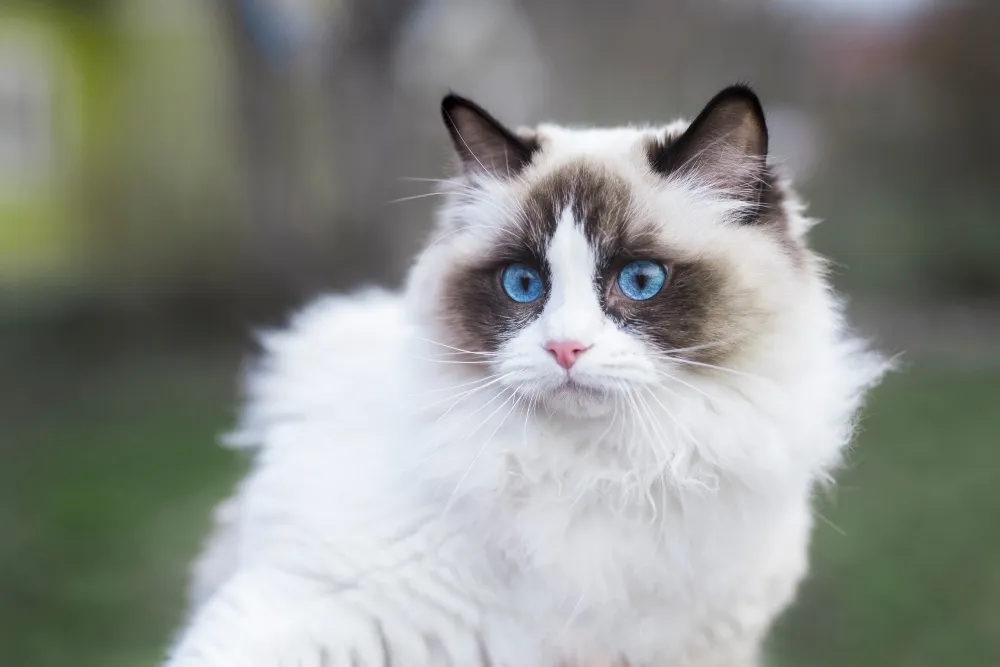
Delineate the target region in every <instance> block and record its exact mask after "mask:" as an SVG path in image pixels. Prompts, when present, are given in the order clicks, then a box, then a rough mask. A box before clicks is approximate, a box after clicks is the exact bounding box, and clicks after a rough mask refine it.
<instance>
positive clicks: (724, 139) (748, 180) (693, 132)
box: [649, 85, 767, 201]
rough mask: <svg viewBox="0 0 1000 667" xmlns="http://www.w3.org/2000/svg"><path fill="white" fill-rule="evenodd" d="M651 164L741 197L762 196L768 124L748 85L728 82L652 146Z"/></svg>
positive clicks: (658, 168) (662, 170)
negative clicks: (671, 136)
mask: <svg viewBox="0 0 1000 667" xmlns="http://www.w3.org/2000/svg"><path fill="white" fill-rule="evenodd" d="M649 159H650V163H651V164H652V166H653V169H654V170H655V171H656V172H658V173H660V174H662V175H664V176H672V175H682V176H691V177H693V178H695V179H696V180H698V181H700V182H703V183H704V184H705V185H708V186H711V187H717V188H719V189H721V190H725V191H727V192H728V193H729V194H730V195H732V196H737V197H739V198H740V199H746V200H753V201H759V199H760V191H761V185H762V183H761V181H762V178H763V176H764V169H765V166H766V164H767V124H766V123H765V122H764V109H763V108H762V107H761V104H760V100H759V99H757V95H756V94H754V92H753V91H752V90H750V88H749V87H747V86H743V85H739V86H730V87H729V88H726V89H725V90H723V91H722V92H721V93H719V94H718V95H716V96H715V97H713V98H712V100H711V101H710V102H709V103H708V104H707V105H706V106H705V108H704V109H703V110H702V112H701V113H700V114H698V117H697V118H695V119H694V121H693V122H692V123H691V125H690V126H688V129H687V130H686V131H685V132H684V134H682V135H681V136H680V137H678V138H677V139H676V140H674V141H672V142H669V143H658V144H655V145H653V146H652V147H651V148H650V150H649Z"/></svg>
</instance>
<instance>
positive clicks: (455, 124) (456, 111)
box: [441, 95, 538, 178]
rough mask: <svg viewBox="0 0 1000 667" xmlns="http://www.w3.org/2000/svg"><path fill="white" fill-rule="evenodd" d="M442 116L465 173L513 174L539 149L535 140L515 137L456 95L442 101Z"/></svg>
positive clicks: (481, 109) (526, 163)
mask: <svg viewBox="0 0 1000 667" xmlns="http://www.w3.org/2000/svg"><path fill="white" fill-rule="evenodd" d="M441 117H442V118H443V120H444V124H445V126H446V127H447V128H448V132H449V133H450V134H451V143H452V145H453V146H454V147H455V152H456V153H457V154H458V157H459V159H460V160H461V163H462V169H463V170H464V171H466V172H467V173H468V172H471V173H482V174H489V175H492V176H495V177H497V178H507V177H510V176H513V175H515V174H517V173H518V172H520V171H521V170H522V169H524V167H526V166H527V165H528V163H529V162H531V156H532V154H533V153H534V152H535V151H536V150H537V149H538V144H537V143H536V142H535V141H534V140H532V139H527V138H522V137H519V136H517V135H516V134H514V133H513V132H511V131H510V130H509V129H507V128H506V127H504V126H503V125H502V124H501V123H500V121H498V120H497V119H496V118H494V117H493V116H491V115H490V114H489V113H488V112H487V111H486V110H485V109H483V108H482V107H481V106H479V105H478V104H476V103H475V102H472V101H471V100H467V99H465V98H463V97H459V96H458V95H448V96H447V97H445V98H444V99H443V100H442V101H441Z"/></svg>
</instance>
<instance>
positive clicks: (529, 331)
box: [411, 88, 810, 416]
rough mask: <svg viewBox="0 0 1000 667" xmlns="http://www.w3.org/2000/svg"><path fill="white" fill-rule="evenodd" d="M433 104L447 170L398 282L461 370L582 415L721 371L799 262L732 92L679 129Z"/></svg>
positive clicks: (753, 118)
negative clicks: (414, 259) (425, 241)
mask: <svg viewBox="0 0 1000 667" xmlns="http://www.w3.org/2000/svg"><path fill="white" fill-rule="evenodd" d="M443 111H444V115H445V119H446V122H447V123H448V125H449V128H450V130H451V133H452V138H453V141H454V144H455V148H456V150H457V152H458V154H459V156H460V158H461V159H462V164H463V173H462V176H461V177H460V178H459V179H456V180H455V181H454V182H453V184H452V186H453V193H452V195H451V196H450V202H449V204H448V205H447V206H446V207H445V209H444V211H443V215H442V225H441V229H440V233H439V236H438V238H437V239H436V240H435V241H434V242H432V244H431V245H430V246H429V247H428V249H427V250H426V251H425V252H424V254H423V256H422V257H421V259H420V261H419V262H418V265H417V268H416V270H415V271H414V274H413V279H412V283H411V292H412V293H420V294H421V295H422V296H423V303H425V304H426V308H425V311H426V312H427V313H429V314H430V316H429V319H430V320H431V322H432V325H433V331H434V334H433V337H434V341H435V342H434V345H437V346H439V347H440V349H439V352H441V353H443V354H444V355H446V357H447V358H448V360H449V361H457V362H461V363H462V364H464V366H463V370H467V371H472V372H475V373H477V374H479V375H480V377H489V378H492V379H491V381H493V382H495V383H496V385H495V386H497V387H504V388H509V389H511V390H512V391H513V392H516V393H518V394H520V395H522V396H525V397H527V398H528V399H531V400H537V401H540V402H542V403H544V404H545V405H546V406H547V407H548V408H549V409H550V410H555V411H562V412H567V413H570V414H574V415H580V416H596V415H600V414H604V413H606V412H608V411H610V410H611V409H612V408H613V406H615V405H617V403H618V401H619V400H623V401H624V400H627V401H633V402H637V403H638V402H642V401H658V400H660V397H661V396H665V395H669V392H670V391H671V387H675V388H676V387H680V386H691V381H692V380H693V379H694V378H695V377H696V376H697V375H698V374H699V373H704V372H706V371H712V370H715V371H718V369H719V368H724V369H728V371H730V372H739V368H738V366H739V365H740V364H741V363H742V362H741V358H746V357H747V356H748V355H752V351H753V349H754V348H755V346H758V345H760V344H761V342H762V341H763V340H764V339H766V338H767V337H768V336H769V335H771V334H773V333H774V331H775V327H780V324H779V322H780V319H781V316H782V313H783V311H784V310H786V309H787V308H788V304H789V303H790V302H793V301H794V300H795V299H796V295H795V291H796V285H797V283H799V282H801V276H802V274H803V272H804V271H803V266H804V265H805V264H806V263H808V262H809V261H810V258H809V256H808V253H807V252H806V250H805V248H804V247H803V246H802V245H801V242H800V241H799V240H798V238H797V235H796V234H795V233H794V232H793V230H791V229H790V227H789V221H788V219H787V215H786V211H785V205H784V202H783V194H782V191H781V189H780V185H779V184H778V183H777V182H776V179H775V177H774V176H773V174H772V173H771V172H770V170H769V169H768V168H767V167H766V151H767V133H766V129H765V125H764V118H763V115H762V112H761V108H760V105H759V103H758V102H757V99H756V97H754V96H753V94H752V93H751V92H749V91H748V90H747V89H745V88H732V89H727V90H726V91H724V92H723V93H721V94H720V95H719V96H717V97H716V99H714V100H713V101H712V102H711V103H710V104H709V105H708V107H706V109H705V111H704V112H703V113H702V114H701V115H700V116H699V117H698V119H696V120H695V121H694V122H693V123H692V124H691V125H690V127H689V128H688V129H687V130H686V131H685V130H684V129H683V127H682V126H680V125H676V126H673V127H670V128H661V129H617V130H566V129H562V128H557V127H552V126H541V127H539V128H538V129H537V130H534V131H532V132H530V133H522V134H521V135H516V134H514V133H512V132H510V131H508V130H506V129H505V128H503V127H502V126H501V125H499V123H497V122H496V121H495V120H494V119H493V118H492V117H490V116H489V115H488V114H486V113H485V112H484V111H483V110H482V109H480V108H479V107H477V106H476V105H474V104H472V103H470V102H468V101H466V100H462V99H460V98H455V97H449V98H446V100H445V102H444V106H443ZM713 367H717V368H713ZM718 372H726V371H718ZM647 390H648V391H647ZM664 392H667V394H664ZM612 397H615V400H610V399H611V398H612ZM637 409H642V406H641V405H638V406H637Z"/></svg>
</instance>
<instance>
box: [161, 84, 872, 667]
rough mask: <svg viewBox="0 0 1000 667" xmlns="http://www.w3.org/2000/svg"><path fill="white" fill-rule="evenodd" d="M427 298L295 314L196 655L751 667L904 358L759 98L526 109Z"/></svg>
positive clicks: (472, 161) (198, 666) (428, 260)
mask: <svg viewBox="0 0 1000 667" xmlns="http://www.w3.org/2000/svg"><path fill="white" fill-rule="evenodd" d="M441 108H442V115H443V119H444V121H445V126H446V128H447V129H448V132H449V135H450V138H451V143H452V145H453V147H454V150H455V153H456V155H457V158H458V159H457V160H456V162H457V164H458V170H457V175H456V176H454V177H453V178H451V179H447V180H445V181H442V183H443V190H442V194H443V196H444V197H445V199H444V201H445V203H444V204H443V206H442V207H441V209H440V211H439V216H438V224H437V230H436V232H435V236H434V237H433V238H432V239H431V240H430V242H429V243H428V244H427V245H426V247H425V248H424V250H423V252H422V253H421V254H420V255H419V257H418V258H417V260H416V262H415V264H414V266H413V267H412V270H411V272H410V274H409V277H408V281H407V283H406V285H405V288H404V289H403V290H402V291H401V292H400V293H393V292H387V291H379V290H366V291H362V292H359V293H357V294H354V295H349V296H337V297H325V298H322V299H320V300H318V301H316V302H315V303H313V304H312V305H310V306H308V307H307V308H305V309H304V310H303V311H302V312H300V313H299V314H297V315H296V316H295V317H294V318H293V320H292V321H291V323H290V325H289V326H288V328H287V329H285V330H283V331H277V332H272V333H269V334H266V335H264V336H263V338H262V342H263V347H264V350H265V353H264V356H263V359H262V360H261V362H260V364H259V365H258V366H257V367H256V368H255V369H254V370H253V371H252V372H251V373H250V375H249V378H248V381H247V402H246V406H245V409H244V413H243V415H242V418H241V422H240V425H239V427H238V429H237V430H236V432H235V433H234V434H233V436H232V441H233V442H234V443H235V444H237V445H240V446H244V447H250V448H252V449H253V450H254V451H255V465H254V467H253V470H252V471H251V473H250V474H249V476H248V477H247V479H246V480H244V481H243V482H242V484H241V485H240V487H239V489H238V491H237V493H236V494H235V496H234V497H233V498H232V499H231V500H229V501H227V503H225V504H224V505H223V506H221V508H220V510H219V511H218V513H217V523H218V526H217V532H216V534H215V535H214V536H213V538H212V539H211V541H210V542H209V545H208V547H207V548H206V550H205V552H204V554H203V555H202V556H201V557H200V559H199V560H198V561H197V563H196V565H195V568H194V572H195V574H194V583H193V593H192V600H193V603H192V613H191V617H190V618H189V620H188V622H187V624H186V627H185V628H184V629H183V630H182V632H181V634H180V635H179V637H178V640H177V641H176V643H175V644H174V646H173V647H172V650H171V655H170V657H169V658H168V659H167V664H168V665H169V666H170V667H223V666H225V667H235V666H239V667H256V666H260V667H276V666H278V665H287V666H290V665H302V666H306V665H309V666H316V667H331V666H334V665H345V666H350V667H365V666H373V665H377V666H384V667H388V666H389V665H392V666H393V667H410V666H417V665H426V666H428V667H431V666H435V665H455V666H456V667H471V666H473V665H475V666H480V667H481V666H492V667H515V666H516V667H525V666H528V665H530V666H532V667H556V666H557V665H590V664H612V663H614V664H628V665H631V666H632V667H643V666H647V665H648V666H654V665H655V666H658V667H682V666H691V667H751V666H754V665H757V664H759V661H760V659H761V643H762V640H763V639H764V637H765V636H766V634H767V631H768V629H769V626H770V625H771V623H772V621H773V620H774V619H775V618H776V617H777V616H778V615H779V614H780V613H781V612H782V611H783V610H784V609H785V608H786V607H787V606H788V605H789V603H790V602H791V601H792V600H793V598H794V596H795V593H796V589H797V586H798V584H799V582H800V580H801V579H802V578H803V576H804V575H805V574H806V571H807V567H808V564H807V549H808V543H809V535H810V532H811V525H812V511H811V499H812V496H813V494H814V492H815V490H816V489H817V488H818V487H819V486H820V485H824V484H826V483H828V482H829V481H830V480H831V476H832V474H833V473H834V472H835V471H836V469H837V467H838V464H839V463H840V462H841V459H842V454H843V451H844V449H845V447H847V445H848V444H849V441H850V439H851V437H852V432H853V429H854V424H855V420H856V418H857V413H858V410H859V409H860V406H861V404H862V402H863V400H864V398H865V396H866V394H867V392H868V391H869V389H871V388H872V387H874V386H875V385H876V384H877V383H878V381H879V380H880V378H881V376H882V374H883V372H884V371H885V370H886V368H887V364H886V362H885V361H884V360H883V358H882V357H880V356H879V355H877V354H876V353H874V352H872V351H870V349H869V346H868V345H867V344H866V343H865V342H864V341H862V340H860V339H858V338H856V337H855V336H854V335H852V334H851V333H850V332H849V329H848V328H847V325H846V324H845V320H844V316H843V315H842V312H841V306H840V304H839V301H838V299H837V297H836V296H835V294H834V293H833V292H832V291H831V288H830V286H829V284H828V282H827V277H826V269H825V266H826V265H825V264H824V262H823V260H822V259H820V258H819V257H818V256H817V255H816V254H814V252H813V251H811V250H810V248H809V246H808V245H807V241H806V232H807V231H808V229H809V227H810V226H811V224H812V221H811V220H810V219H809V218H807V217H806V216H805V213H804V207H803V205H802V204H801V203H800V201H799V199H798V198H797V196H796V195H795V193H794V192H793V190H792V187H791V184H790V182H789V180H788V179H787V178H785V177H783V176H781V175H779V174H778V173H777V171H776V170H775V168H774V167H773V165H771V164H770V163H769V161H768V131H767V126H766V122H765V117H764V112H763V109H762V106H761V103H760V101H759V99H758V97H757V96H756V94H755V93H754V92H753V91H752V90H751V89H750V88H749V87H747V86H743V85H737V86H732V87H729V88H726V89H725V90H723V91H721V92H720V93H719V94H718V95H716V96H715V97H714V98H713V99H712V100H711V101H710V102H709V103H708V104H707V105H706V107H705V108H704V110H703V111H702V112H701V113H700V114H699V115H698V116H697V117H696V118H695V119H694V120H693V121H692V122H691V123H686V122H683V121H678V122H675V123H673V124H670V125H668V126H666V127H659V128H657V127H622V128H614V129H572V128H566V127H559V126H555V125H540V126H538V127H537V128H534V129H522V130H516V131H515V130H511V129H509V128H507V127H505V126H504V125H503V124H501V123H500V122H499V121H498V120H496V119H495V118H494V117H493V116H492V115H490V114H489V113H488V112H487V111H485V110H484V109H483V108H482V107H480V106H478V105H477V104H475V103H474V102H471V101H469V100H467V99H464V98H461V97H459V96H456V95H448V96H447V97H445V99H444V100H443V102H442V107H441Z"/></svg>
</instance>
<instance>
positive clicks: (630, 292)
mask: <svg viewBox="0 0 1000 667" xmlns="http://www.w3.org/2000/svg"><path fill="white" fill-rule="evenodd" d="M665 282H667V267H665V266H664V265H663V264H660V263H659V262H653V261H650V260H648V259H640V260H637V261H634V262H629V263H628V264H626V265H625V266H624V267H622V270H621V273H619V274H618V289H619V291H621V293H622V294H624V295H625V296H627V297H628V298H629V299H632V300H633V301H646V300H647V299H652V298H653V297H654V296H656V295H657V294H659V293H660V290H661V289H663V284H664V283H665Z"/></svg>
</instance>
